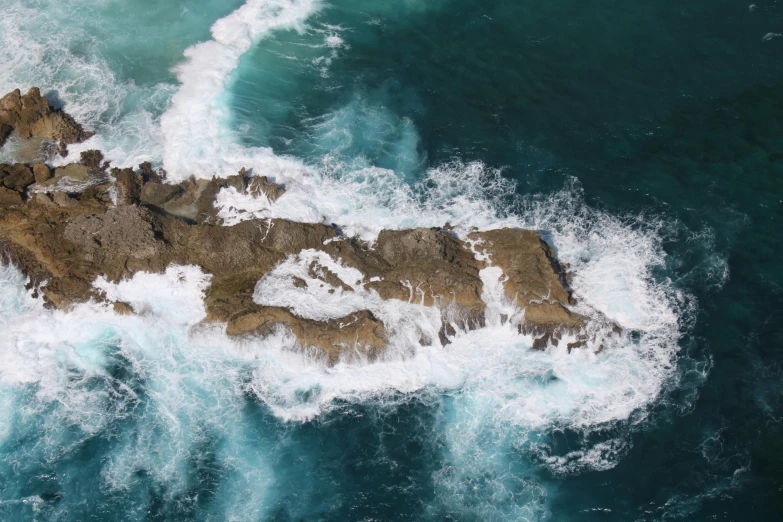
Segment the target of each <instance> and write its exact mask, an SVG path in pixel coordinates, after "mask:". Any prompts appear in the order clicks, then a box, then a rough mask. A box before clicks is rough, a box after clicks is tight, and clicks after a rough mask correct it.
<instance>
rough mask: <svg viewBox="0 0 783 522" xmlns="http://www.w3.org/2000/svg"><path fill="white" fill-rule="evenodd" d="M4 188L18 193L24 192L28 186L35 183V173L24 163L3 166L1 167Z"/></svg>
mask: <svg viewBox="0 0 783 522" xmlns="http://www.w3.org/2000/svg"><path fill="white" fill-rule="evenodd" d="M0 175H2V183H3V186H5V187H6V188H9V189H11V190H15V191H17V192H24V191H25V190H26V189H27V187H28V186H30V185H32V184H33V183H35V177H34V176H33V171H32V170H31V169H30V168H29V167H28V166H27V165H23V164H22V163H15V164H13V165H3V166H2V167H0Z"/></svg>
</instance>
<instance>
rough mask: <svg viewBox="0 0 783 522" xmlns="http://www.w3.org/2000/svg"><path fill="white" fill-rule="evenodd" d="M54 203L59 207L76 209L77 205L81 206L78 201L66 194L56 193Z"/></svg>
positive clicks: (53, 198)
mask: <svg viewBox="0 0 783 522" xmlns="http://www.w3.org/2000/svg"><path fill="white" fill-rule="evenodd" d="M52 201H53V202H54V204H55V205H57V206H58V207H75V206H76V205H78V204H79V200H78V199H76V198H72V197H71V196H69V195H68V194H66V193H65V192H55V193H54V194H53V195H52Z"/></svg>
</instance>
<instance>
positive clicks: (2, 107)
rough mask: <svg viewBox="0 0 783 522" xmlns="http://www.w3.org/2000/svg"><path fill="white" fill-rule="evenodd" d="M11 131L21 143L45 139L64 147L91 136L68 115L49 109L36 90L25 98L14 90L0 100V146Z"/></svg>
mask: <svg viewBox="0 0 783 522" xmlns="http://www.w3.org/2000/svg"><path fill="white" fill-rule="evenodd" d="M13 131H16V133H17V134H18V135H19V137H20V138H22V139H29V138H33V137H45V138H50V139H52V140H55V141H59V142H60V143H61V144H63V145H69V144H71V143H80V142H82V141H84V140H86V139H87V138H89V137H90V136H92V133H91V132H87V131H85V130H84V129H83V128H82V126H81V125H79V123H77V122H76V120H74V119H73V118H72V117H71V116H69V115H68V114H67V113H65V112H64V111H61V110H56V109H54V108H53V107H52V106H51V105H49V100H47V99H46V98H45V97H44V96H41V91H39V90H38V88H37V87H33V88H32V89H30V90H29V91H28V92H27V94H25V95H22V93H21V91H19V89H17V90H15V91H12V92H10V93H8V94H7V95H5V96H4V97H3V98H2V99H0V146H2V145H3V144H4V143H5V141H6V139H7V138H8V136H10V135H11V133H12V132H13Z"/></svg>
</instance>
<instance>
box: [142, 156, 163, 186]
mask: <svg viewBox="0 0 783 522" xmlns="http://www.w3.org/2000/svg"><path fill="white" fill-rule="evenodd" d="M139 169H140V170H141V175H142V177H143V178H144V182H145V183H147V182H153V183H162V182H163V180H162V179H161V177H160V174H158V173H157V171H155V169H153V168H152V163H150V162H149V161H145V162H144V163H142V164H141V165H139Z"/></svg>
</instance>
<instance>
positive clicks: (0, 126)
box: [0, 123, 14, 147]
mask: <svg viewBox="0 0 783 522" xmlns="http://www.w3.org/2000/svg"><path fill="white" fill-rule="evenodd" d="M13 131H14V128H13V127H11V126H10V125H8V124H6V123H0V147H2V146H3V145H5V142H6V140H7V139H8V137H9V136H10V135H11V133H12V132H13Z"/></svg>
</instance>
